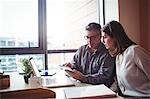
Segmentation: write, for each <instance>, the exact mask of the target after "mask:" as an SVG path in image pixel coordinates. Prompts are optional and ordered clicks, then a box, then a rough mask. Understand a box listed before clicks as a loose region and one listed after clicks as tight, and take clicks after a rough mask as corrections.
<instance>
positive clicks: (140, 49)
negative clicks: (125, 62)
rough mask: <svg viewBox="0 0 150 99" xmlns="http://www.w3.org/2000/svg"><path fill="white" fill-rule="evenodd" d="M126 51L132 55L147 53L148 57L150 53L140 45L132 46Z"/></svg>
mask: <svg viewBox="0 0 150 99" xmlns="http://www.w3.org/2000/svg"><path fill="white" fill-rule="evenodd" d="M126 51H127V52H130V53H132V54H134V53H136V54H138V53H146V54H147V55H149V52H148V51H147V50H145V49H144V48H143V47H141V46H140V45H131V46H129V47H128V48H127V49H126Z"/></svg>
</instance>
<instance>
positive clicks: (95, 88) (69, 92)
mask: <svg viewBox="0 0 150 99" xmlns="http://www.w3.org/2000/svg"><path fill="white" fill-rule="evenodd" d="M64 92H65V95H66V98H67V99H70V98H90V97H91V98H93V97H115V96H116V93H115V92H113V91H112V90H110V89H109V88H107V87H106V86H105V85H103V84H101V85H91V86H83V87H71V88H66V89H64Z"/></svg>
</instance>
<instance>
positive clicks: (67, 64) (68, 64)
mask: <svg viewBox="0 0 150 99" xmlns="http://www.w3.org/2000/svg"><path fill="white" fill-rule="evenodd" d="M63 65H64V66H66V67H69V68H72V67H73V66H72V64H71V63H65V64H63Z"/></svg>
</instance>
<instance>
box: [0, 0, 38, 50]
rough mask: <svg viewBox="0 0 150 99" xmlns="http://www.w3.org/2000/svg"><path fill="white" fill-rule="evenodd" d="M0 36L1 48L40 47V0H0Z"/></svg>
mask: <svg viewBox="0 0 150 99" xmlns="http://www.w3.org/2000/svg"><path fill="white" fill-rule="evenodd" d="M0 34H1V35H0V48H14V47H29V42H30V43H34V44H31V45H30V47H38V0H0ZM32 45H33V46H32Z"/></svg>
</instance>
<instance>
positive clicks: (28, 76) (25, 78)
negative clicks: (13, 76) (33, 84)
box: [23, 75, 30, 84]
mask: <svg viewBox="0 0 150 99" xmlns="http://www.w3.org/2000/svg"><path fill="white" fill-rule="evenodd" d="M23 77H24V81H25V83H26V84H28V83H29V80H28V79H29V78H30V75H24V76H23Z"/></svg>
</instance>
